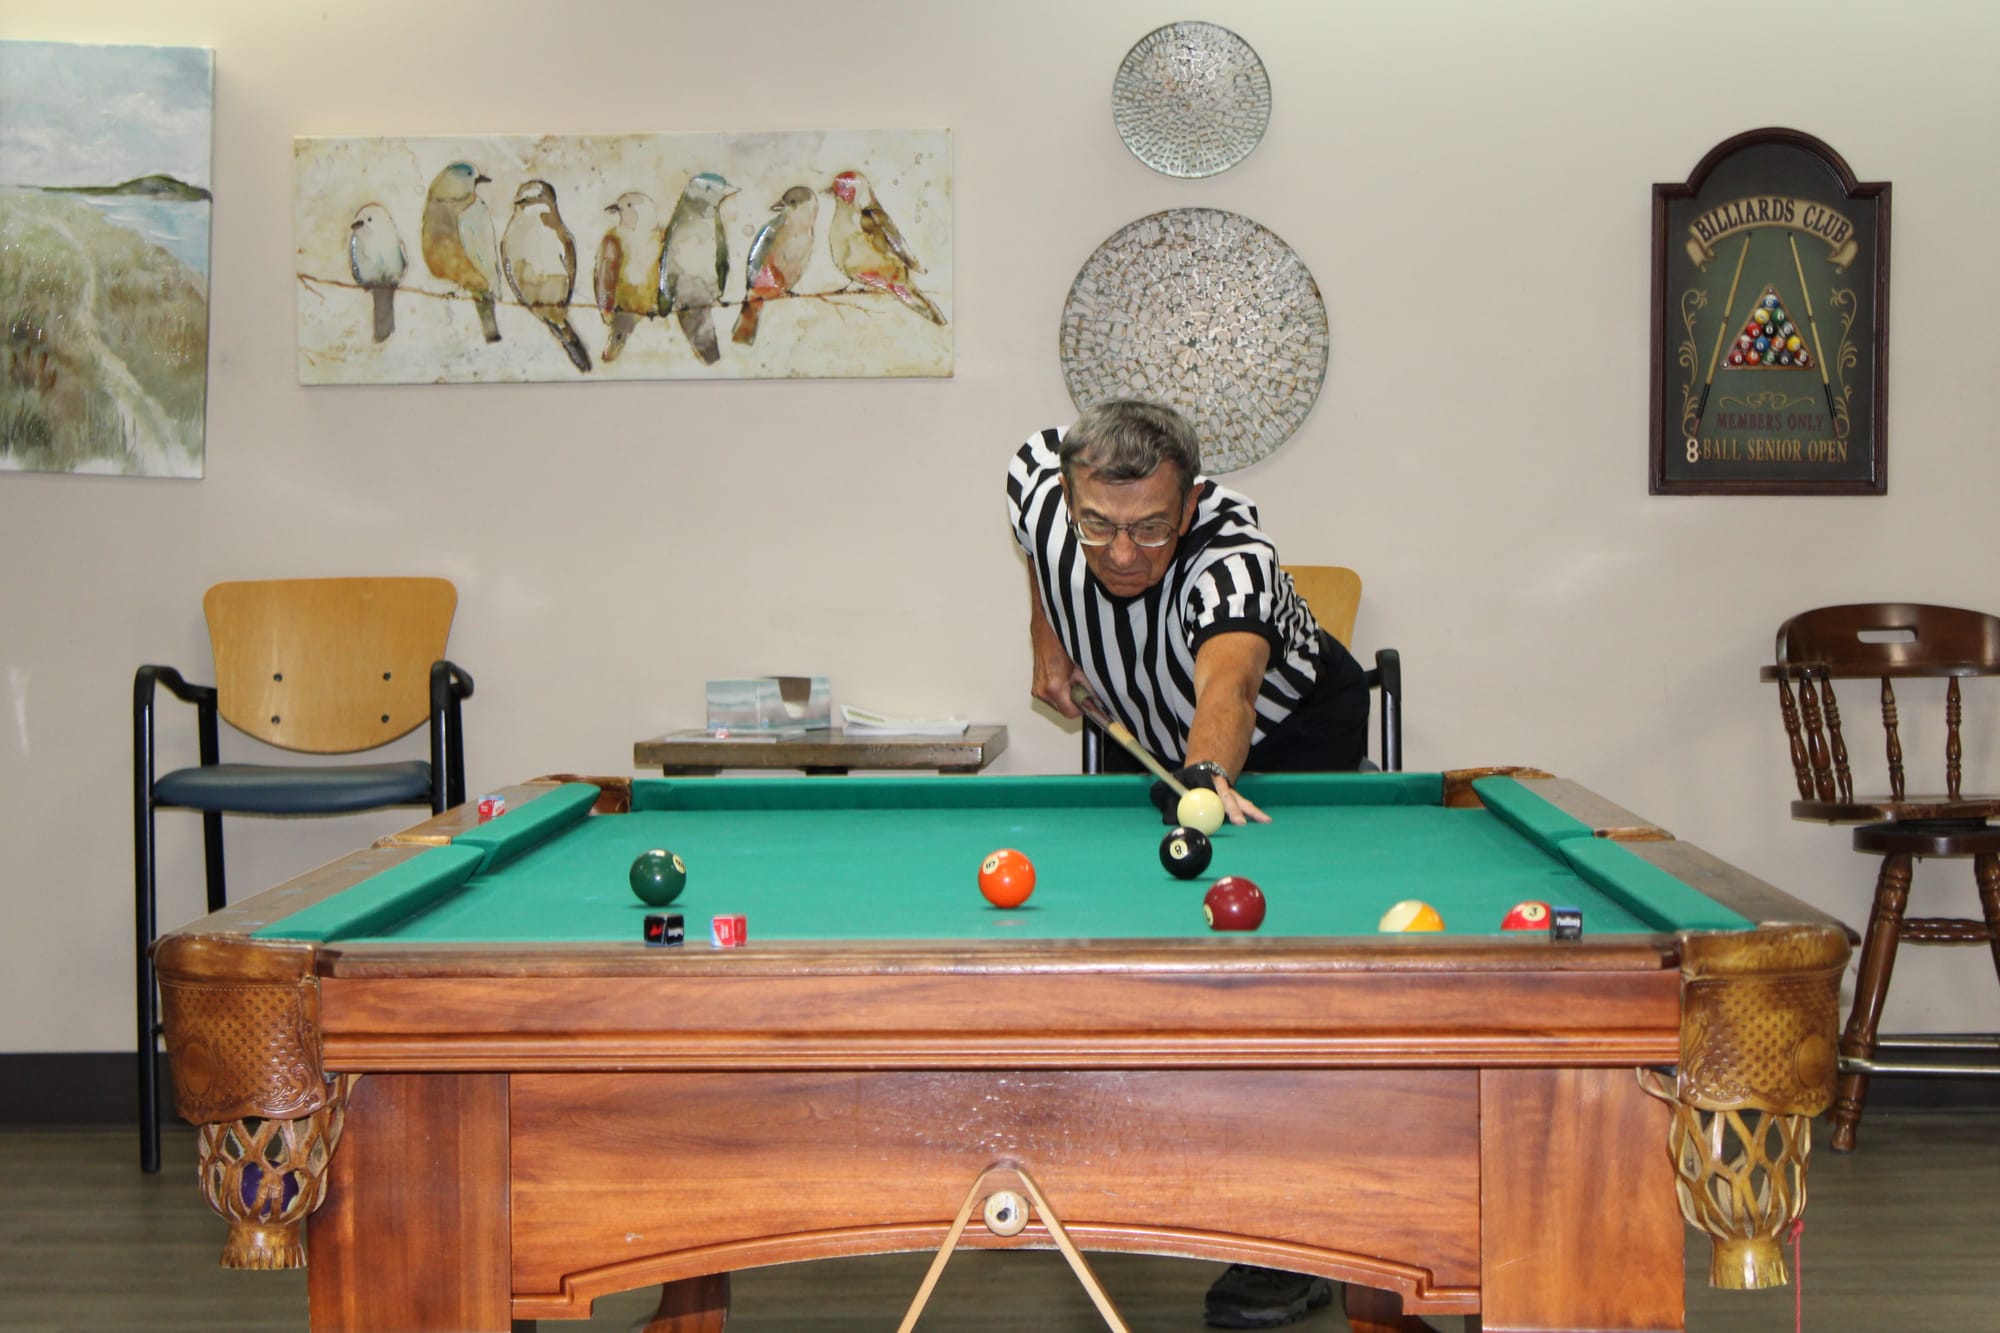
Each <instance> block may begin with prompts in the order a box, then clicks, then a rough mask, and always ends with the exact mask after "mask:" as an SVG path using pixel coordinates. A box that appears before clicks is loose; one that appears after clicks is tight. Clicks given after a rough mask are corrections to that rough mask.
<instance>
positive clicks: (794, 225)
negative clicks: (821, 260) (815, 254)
mask: <svg viewBox="0 0 2000 1333" xmlns="http://www.w3.org/2000/svg"><path fill="white" fill-rule="evenodd" d="M771 213H772V216H771V218H770V219H769V220H768V221H766V222H765V223H764V225H763V226H762V227H759V228H758V229H757V236H756V239H754V240H752V241H751V242H750V257H749V259H748V260H746V261H745V263H744V269H745V273H746V276H747V279H748V280H747V282H746V284H745V286H744V291H743V309H742V310H741V311H740V312H739V313H738V314H737V316H736V328H735V331H734V332H732V333H731V334H730V335H729V336H730V338H731V339H732V340H733V341H735V342H739V343H754V342H756V341H757V320H758V318H759V317H760V315H761V314H762V312H763V309H764V302H766V301H769V300H771V299H773V298H774V297H779V296H786V295H789V294H790V292H791V290H792V288H793V287H795V286H797V285H798V281H799V279H800V278H802V277H804V276H805V271H806V265H807V264H809V263H811V262H812V243H813V227H814V226H815V225H816V224H817V223H818V222H819V196H818V195H816V194H814V193H813V192H812V191H811V190H809V189H807V188H806V187H805V186H803V185H794V186H793V187H792V188H791V189H789V190H787V191H785V193H784V194H783V195H782V196H781V197H780V198H779V200H778V202H777V203H775V204H772V205H771Z"/></svg>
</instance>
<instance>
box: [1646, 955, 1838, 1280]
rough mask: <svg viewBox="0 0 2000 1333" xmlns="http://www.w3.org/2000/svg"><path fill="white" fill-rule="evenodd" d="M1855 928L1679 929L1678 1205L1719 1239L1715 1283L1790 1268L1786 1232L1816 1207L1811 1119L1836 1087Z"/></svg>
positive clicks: (1662, 1087) (1773, 1275)
mask: <svg viewBox="0 0 2000 1333" xmlns="http://www.w3.org/2000/svg"><path fill="white" fill-rule="evenodd" d="M1847 953H1848V947H1847V937H1846V936H1845V935H1844V934H1843V933H1842V932H1841V931H1840V930H1838V929H1836V928H1834V927H1831V926H1774V927H1766V928H1764V929H1761V930H1756V931H1750V932H1744V933H1714V934H1709V933H1690V934H1687V935H1683V936H1682V937H1681V1064H1680V1072H1679V1076H1678V1078H1677V1079H1676V1080H1674V1084H1673V1086H1672V1087H1671V1088H1669V1087H1668V1086H1667V1080H1666V1079H1665V1078H1664V1077H1663V1076H1661V1075H1659V1074H1657V1073H1655V1072H1654V1071H1652V1070H1643V1069H1642V1070H1640V1071H1639V1081H1640V1083H1641V1085H1642V1086H1644V1087H1645V1088H1646V1090H1647V1091H1648V1092H1651V1093H1653V1094H1654V1095H1655V1096H1658V1097H1660V1098H1662V1099H1663V1100H1665V1101H1667V1102H1669V1103H1671V1104H1672V1106H1673V1111H1674V1118H1673V1127H1672V1130H1671V1131H1670V1133H1671V1140H1670V1144H1669V1147H1670V1150H1671V1152H1672V1155H1673V1159H1674V1170H1675V1173H1676V1177H1677V1179H1676V1180H1675V1188H1676V1190H1677V1192H1678V1193H1679V1195H1680V1204H1681V1213H1682V1215H1683V1216H1684V1217H1686V1218H1687V1220H1688V1222H1689V1223H1690V1224H1691V1225H1693V1226H1695V1227H1697V1228H1699V1229H1700V1230H1702V1231H1704V1232H1706V1233H1707V1234H1708V1235H1709V1237H1710V1238H1711V1239H1712V1240H1713V1242H1714V1252H1713V1254H1712V1255H1711V1257H1710V1260H1709V1269H1708V1280H1709V1284H1710V1285H1711V1286H1716V1287H1725V1288H1732V1289H1737V1290H1755V1289H1759V1288H1763V1287H1772V1286H1780V1285H1782V1284H1784V1283H1785V1282H1787V1281H1789V1280H1790V1274H1789V1272H1788V1271H1787V1269H1786V1267H1785V1254H1784V1247H1783V1246H1782V1245H1781V1244H1780V1236H1781V1235H1782V1233H1783V1232H1784V1231H1785V1229H1786V1228H1787V1227H1789V1226H1790V1225H1791V1224H1792V1222H1793V1221H1794V1220H1795V1219H1796V1218H1797V1217H1798V1215H1799V1213H1800V1211H1801V1210H1803V1209H1804V1207H1805V1200H1806V1191H1805V1182H1806V1159H1807V1156H1808V1155H1809V1154H1810V1153H1811V1151H1812V1123H1811V1118H1812V1117H1813V1116H1815V1115H1818V1114H1819V1113H1820V1112H1821V1111H1824V1110H1825V1109H1826V1107H1827V1105H1828V1103H1829V1102H1830V1101H1831V1100H1832V1097H1833V1076H1834V1068H1835V1062H1834V1054H1833V1051H1834V1032H1835V1030H1836V1027H1837V1025H1838V1023H1839V1018H1840V1012H1839V1005H1840V976H1841V972H1842V971H1843V970H1844V969H1845V967H1846V964H1847Z"/></svg>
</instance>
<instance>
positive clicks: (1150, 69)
mask: <svg viewBox="0 0 2000 1333" xmlns="http://www.w3.org/2000/svg"><path fill="white" fill-rule="evenodd" d="M1111 114H1112V117H1113V118H1114V119H1115V120H1116V121H1117V122H1118V133H1119V135H1120V136H1121V137H1122V138H1123V139H1124V140H1125V146H1126V147H1127V148H1130V149H1131V150H1132V155H1133V156H1134V157H1136V158H1138V159H1139V160H1140V161H1141V162H1144V163H1145V164H1146V165H1147V166H1149V167H1151V168H1152V169H1153V170H1155V171H1159V172H1164V173H1166V174H1167V175H1169V176H1183V177H1191V176H1213V175H1215V174H1216V173H1217V172H1219V171H1227V170H1228V169H1229V168H1231V167H1233V166H1235V165H1236V164H1237V163H1238V162H1241V161H1242V160H1243V159H1244V158H1246V157H1248V156H1250V150H1251V149H1253V148H1255V147H1256V146H1257V143H1258V141H1259V140H1261V139H1262V138H1263V137H1264V129H1265V127H1266V126H1268V125H1269V124H1270V123H1271V80H1270V77H1269V76H1268V75H1266V74H1265V73H1264V62H1263V61H1261V60H1259V59H1258V58H1257V53H1256V52H1255V51H1253V50H1251V49H1250V45H1249V43H1247V42H1245V41H1244V40H1243V39H1242V38H1241V37H1238V36H1237V35H1236V34H1235V33H1233V32H1231V31H1230V30H1229V29H1227V28H1223V27H1218V26H1216V25H1215V24H1213V23H1192V22H1191V23H1169V24H1168V25H1167V26H1166V27H1164V28H1155V29H1154V30H1153V31H1151V32H1149V33H1147V34H1146V35H1145V36H1144V37H1141V38H1140V39H1139V41H1138V43H1137V44H1136V45H1134V46H1133V48H1132V49H1131V50H1130V51H1128V52H1126V54H1125V63H1124V64H1122V65H1120V66H1119V67H1118V77H1117V78H1115V79H1113V80H1112V82H1111Z"/></svg>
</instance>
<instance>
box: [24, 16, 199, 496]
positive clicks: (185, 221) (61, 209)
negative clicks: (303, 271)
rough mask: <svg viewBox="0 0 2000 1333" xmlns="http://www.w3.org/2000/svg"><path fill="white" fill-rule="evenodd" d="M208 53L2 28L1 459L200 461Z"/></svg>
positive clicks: (77, 464)
mask: <svg viewBox="0 0 2000 1333" xmlns="http://www.w3.org/2000/svg"><path fill="white" fill-rule="evenodd" d="M214 105H215V55H214V52H212V51H209V50H206V49H202V48H196V47H160V46H89V45H76V44H70V43H62V42H0V322H4V325H5V330H6V337H5V342H4V343H0V471H8V472H75V473H110V474H122V475H128V476H146V477H199V476H201V475H202V460H203V420H204V414H205V410H206V404H207V395H208V272H209V255H208V232H209V209H210V196H209V166H210V160H211V142H212V137H213V134H212V127H213V123H214Z"/></svg>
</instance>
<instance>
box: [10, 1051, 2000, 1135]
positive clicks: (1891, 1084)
mask: <svg viewBox="0 0 2000 1333" xmlns="http://www.w3.org/2000/svg"><path fill="white" fill-rule="evenodd" d="M136 1065H137V1057H135V1056H134V1055H132V1054H131V1053H130V1052H128V1051H84V1052H69V1051H63V1052H54V1053H46V1054H43V1053H37V1054H25V1055H6V1054H0V1125H129V1124H131V1123H133V1121H134V1119H135V1118H136V1117H137V1115H138V1105H139V1093H138V1087H137V1082H138V1077H139V1076H138V1071H137V1068H136ZM160 1090H161V1101H162V1108H163V1109H162V1111H161V1116H162V1118H163V1119H164V1120H166V1121H167V1122H168V1123H178V1121H176V1120H175V1118H174V1113H173V1108H172V1105H171V1103H172V1100H173V1085H172V1083H171V1082H170V1081H169V1080H168V1077H167V1059H166V1056H164V1055H162V1056H161V1057H160ZM1868 1109H1869V1110H1871V1111H2000V1077H1994V1076H1986V1077H1978V1076H1974V1075H1969V1074H1968V1075H1963V1076H1961V1075H1950V1074H1945V1075H1924V1076H1921V1077H1920V1076H1915V1075H1909V1076H1904V1075H1891V1074H1878V1075H1877V1076H1876V1077H1875V1078H1874V1079H1872V1080H1871V1081H1870V1083H1869V1087H1868Z"/></svg>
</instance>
